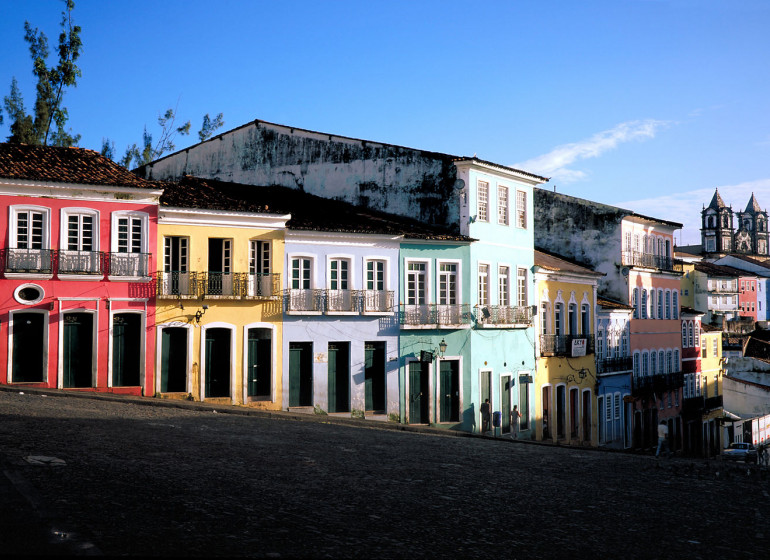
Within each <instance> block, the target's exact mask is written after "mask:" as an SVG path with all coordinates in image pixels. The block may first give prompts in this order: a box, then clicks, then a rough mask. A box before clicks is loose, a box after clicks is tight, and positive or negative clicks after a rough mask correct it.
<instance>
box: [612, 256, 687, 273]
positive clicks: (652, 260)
mask: <svg viewBox="0 0 770 560" xmlns="http://www.w3.org/2000/svg"><path fill="white" fill-rule="evenodd" d="M622 260H623V266H640V267H644V268H657V269H658V270H666V271H670V272H684V266H683V262H682V261H680V260H678V259H672V258H671V257H665V256H662V255H656V254H654V253H641V252H639V251H623V254H622Z"/></svg>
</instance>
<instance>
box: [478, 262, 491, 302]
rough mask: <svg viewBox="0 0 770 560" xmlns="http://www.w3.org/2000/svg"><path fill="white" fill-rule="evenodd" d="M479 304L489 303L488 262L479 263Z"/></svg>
mask: <svg viewBox="0 0 770 560" xmlns="http://www.w3.org/2000/svg"><path fill="white" fill-rule="evenodd" d="M479 305H489V265H488V264H479Z"/></svg>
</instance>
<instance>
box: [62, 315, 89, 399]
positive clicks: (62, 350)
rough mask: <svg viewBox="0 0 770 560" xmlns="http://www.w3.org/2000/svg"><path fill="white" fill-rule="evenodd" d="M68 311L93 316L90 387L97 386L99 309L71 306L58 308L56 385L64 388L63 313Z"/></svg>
mask: <svg viewBox="0 0 770 560" xmlns="http://www.w3.org/2000/svg"><path fill="white" fill-rule="evenodd" d="M68 313H88V314H89V315H91V316H92V317H93V323H92V324H93V328H92V329H91V330H92V331H93V332H92V333H91V344H92V346H91V348H92V350H91V387H97V373H98V367H97V366H98V361H97V360H98V357H99V337H98V335H99V309H86V308H85V307H73V308H70V309H59V315H58V323H59V324H58V328H59V351H58V353H57V357H58V361H59V363H58V364H57V365H58V367H57V368H56V369H57V373H56V376H57V380H56V387H57V388H58V389H64V315H65V314H68Z"/></svg>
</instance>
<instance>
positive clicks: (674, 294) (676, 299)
mask: <svg viewBox="0 0 770 560" xmlns="http://www.w3.org/2000/svg"><path fill="white" fill-rule="evenodd" d="M671 298H672V301H673V308H674V309H673V315H672V319H679V292H677V291H673V292H671Z"/></svg>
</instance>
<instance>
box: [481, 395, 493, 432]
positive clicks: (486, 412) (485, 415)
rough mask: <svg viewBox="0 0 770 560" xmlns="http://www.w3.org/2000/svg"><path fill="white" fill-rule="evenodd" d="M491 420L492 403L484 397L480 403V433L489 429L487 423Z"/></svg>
mask: <svg viewBox="0 0 770 560" xmlns="http://www.w3.org/2000/svg"><path fill="white" fill-rule="evenodd" d="M491 420H492V405H490V404H489V399H485V400H484V403H483V404H482V405H481V433H482V434H486V433H487V432H488V431H489V425H490V422H491Z"/></svg>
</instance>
